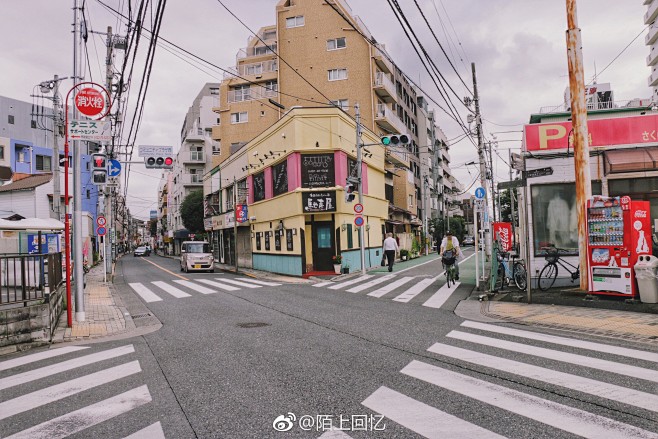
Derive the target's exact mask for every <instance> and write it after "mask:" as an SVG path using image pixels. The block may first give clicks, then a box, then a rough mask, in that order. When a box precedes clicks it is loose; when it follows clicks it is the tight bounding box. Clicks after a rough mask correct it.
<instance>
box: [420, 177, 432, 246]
mask: <svg viewBox="0 0 658 439" xmlns="http://www.w3.org/2000/svg"><path fill="white" fill-rule="evenodd" d="M429 186H430V183H429V181H428V180H427V175H425V176H424V178H423V183H422V186H421V187H422V188H423V239H424V241H425V242H424V243H423V244H424V245H423V246H424V247H425V254H426V255H429V254H430V250H429V244H428V239H427V211H428V206H429V203H428V202H427V193H428V192H429Z"/></svg>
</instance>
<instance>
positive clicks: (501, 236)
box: [493, 223, 513, 252]
mask: <svg viewBox="0 0 658 439" xmlns="http://www.w3.org/2000/svg"><path fill="white" fill-rule="evenodd" d="M493 232H494V239H497V240H498V243H499V244H500V249H501V250H502V251H504V252H508V251H510V250H512V240H513V238H512V223H493Z"/></svg>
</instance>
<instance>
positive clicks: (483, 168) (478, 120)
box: [471, 63, 491, 256]
mask: <svg viewBox="0 0 658 439" xmlns="http://www.w3.org/2000/svg"><path fill="white" fill-rule="evenodd" d="M471 71H472V72H473V102H474V103H475V126H476V130H477V136H478V158H479V160H480V185H481V187H482V188H483V189H484V212H485V213H486V212H487V210H488V209H489V195H488V194H487V184H486V183H487V162H486V159H485V156H484V138H483V134H482V116H481V115H480V98H479V95H478V84H477V79H476V76H475V63H471ZM483 230H484V231H485V238H484V239H485V242H484V248H485V254H486V255H487V256H489V255H490V254H491V232H490V228H489V224H488V221H484V227H483Z"/></svg>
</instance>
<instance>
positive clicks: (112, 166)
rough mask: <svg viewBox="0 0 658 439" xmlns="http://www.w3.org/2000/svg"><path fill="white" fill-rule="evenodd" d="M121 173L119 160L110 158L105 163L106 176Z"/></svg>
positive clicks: (114, 175)
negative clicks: (106, 163)
mask: <svg viewBox="0 0 658 439" xmlns="http://www.w3.org/2000/svg"><path fill="white" fill-rule="evenodd" d="M119 174H121V163H120V162H119V160H110V161H109V162H108V165H107V176H108V177H118V176H119Z"/></svg>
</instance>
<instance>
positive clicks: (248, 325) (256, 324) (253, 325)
mask: <svg viewBox="0 0 658 439" xmlns="http://www.w3.org/2000/svg"><path fill="white" fill-rule="evenodd" d="M235 326H237V327H239V328H262V327H263V326H270V324H269V323H263V322H250V323H238V324H237V325H235Z"/></svg>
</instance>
